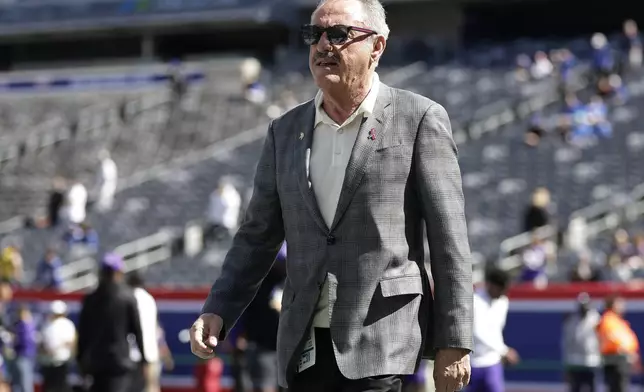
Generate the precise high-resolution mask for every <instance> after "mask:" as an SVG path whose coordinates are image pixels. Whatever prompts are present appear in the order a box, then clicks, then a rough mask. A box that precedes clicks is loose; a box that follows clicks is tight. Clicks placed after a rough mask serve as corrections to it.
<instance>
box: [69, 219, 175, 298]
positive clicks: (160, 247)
mask: <svg viewBox="0 0 644 392" xmlns="http://www.w3.org/2000/svg"><path fill="white" fill-rule="evenodd" d="M175 238H176V235H174V234H173V233H172V232H170V231H160V232H158V233H156V234H152V235H150V236H147V237H143V238H140V239H138V240H136V241H132V242H129V243H127V244H123V245H121V246H118V247H117V248H115V249H114V253H116V254H118V255H120V256H122V257H123V259H124V261H125V272H131V271H135V270H138V269H140V268H144V267H147V266H150V265H152V264H155V263H158V262H161V261H164V260H167V259H169V258H170V256H171V255H172V243H173V241H174V239H175ZM97 265H98V263H97V261H96V259H95V258H94V257H85V258H82V259H80V260H77V261H74V262H72V263H70V264H67V265H65V266H63V267H62V268H61V271H60V273H61V278H62V280H63V282H64V283H63V288H62V291H63V292H73V291H80V290H85V289H88V288H90V287H93V286H95V285H96V284H97V283H98V271H97Z"/></svg>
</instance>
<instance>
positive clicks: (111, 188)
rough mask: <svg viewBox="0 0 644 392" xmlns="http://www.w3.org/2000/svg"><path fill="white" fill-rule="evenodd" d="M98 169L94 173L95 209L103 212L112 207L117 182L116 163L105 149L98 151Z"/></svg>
mask: <svg viewBox="0 0 644 392" xmlns="http://www.w3.org/2000/svg"><path fill="white" fill-rule="evenodd" d="M98 159H99V165H100V166H99V170H98V173H97V175H96V205H95V206H96V209H97V210H98V211H99V212H105V211H109V210H111V209H112V205H113V204H114V194H115V193H116V186H117V182H118V169H117V167H116V163H115V162H114V160H113V159H112V157H111V156H110V152H109V151H107V150H101V151H100V152H99V153H98Z"/></svg>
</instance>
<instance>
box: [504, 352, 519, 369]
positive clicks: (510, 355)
mask: <svg viewBox="0 0 644 392" xmlns="http://www.w3.org/2000/svg"><path fill="white" fill-rule="evenodd" d="M503 359H504V361H505V363H506V364H508V365H510V366H512V365H516V364H517V363H519V361H520V360H521V357H519V353H517V351H516V350H515V349H513V348H510V349H508V352H507V353H506V354H505V356H504V357H503Z"/></svg>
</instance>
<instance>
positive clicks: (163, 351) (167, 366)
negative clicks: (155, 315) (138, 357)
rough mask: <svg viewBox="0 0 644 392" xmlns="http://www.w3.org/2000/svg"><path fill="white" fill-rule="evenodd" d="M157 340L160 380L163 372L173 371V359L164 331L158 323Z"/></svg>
mask: <svg viewBox="0 0 644 392" xmlns="http://www.w3.org/2000/svg"><path fill="white" fill-rule="evenodd" d="M157 338H158V343H159V344H158V346H159V358H160V360H161V364H162V365H163V366H162V367H161V368H159V378H160V377H161V374H162V373H163V370H167V371H169V372H171V371H172V370H173V369H174V358H173V357H172V351H170V347H168V341H167V340H166V338H165V330H164V329H163V326H161V323H159V324H158V326H157Z"/></svg>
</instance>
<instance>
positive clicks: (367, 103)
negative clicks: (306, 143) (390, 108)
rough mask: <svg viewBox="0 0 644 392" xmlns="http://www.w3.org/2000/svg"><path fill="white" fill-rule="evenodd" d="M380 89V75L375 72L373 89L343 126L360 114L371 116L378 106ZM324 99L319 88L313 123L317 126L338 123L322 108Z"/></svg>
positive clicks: (372, 82) (372, 83)
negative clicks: (377, 100)
mask: <svg viewBox="0 0 644 392" xmlns="http://www.w3.org/2000/svg"><path fill="white" fill-rule="evenodd" d="M379 89H380V77H379V76H378V74H377V73H375V72H374V74H373V79H372V81H371V90H369V93H368V94H367V96H366V97H365V99H364V100H363V101H362V103H361V104H360V106H358V109H356V111H355V112H353V114H351V116H349V118H348V119H347V120H346V121H345V122H344V124H341V126H342V125H345V124H349V123H350V122H352V121H353V120H354V119H355V118H356V117H357V116H359V115H363V116H364V117H369V116H370V115H372V114H373V109H374V107H375V106H376V99H377V98H378V91H379ZM323 101H324V95H323V93H322V90H318V92H317V94H316V95H315V123H314V124H313V127H317V126H318V125H319V124H320V123H325V124H329V125H337V124H336V123H335V121H333V120H332V119H331V118H330V117H329V115H328V114H326V112H325V111H324V109H323V108H322V102H323Z"/></svg>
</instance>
